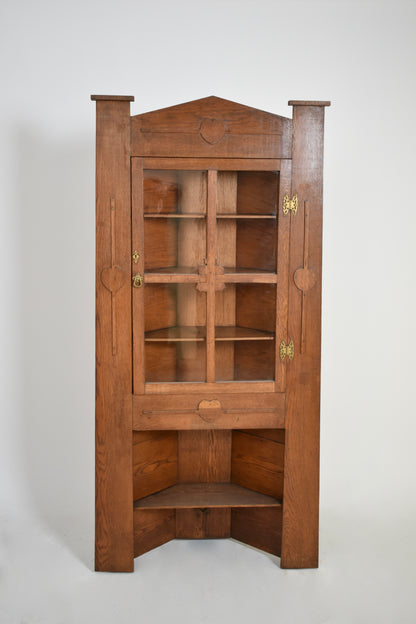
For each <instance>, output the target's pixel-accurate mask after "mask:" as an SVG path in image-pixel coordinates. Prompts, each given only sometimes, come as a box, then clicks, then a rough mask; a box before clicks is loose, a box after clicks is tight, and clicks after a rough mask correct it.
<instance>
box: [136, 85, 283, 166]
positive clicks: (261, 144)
mask: <svg viewBox="0 0 416 624" xmlns="http://www.w3.org/2000/svg"><path fill="white" fill-rule="evenodd" d="M131 130H132V153H133V154H134V155H141V156H194V157H197V156H199V157H221V158H231V157H233V158H290V154H291V142H292V120H291V119H288V118H286V117H280V116H279V115H273V114H272V113H266V112H264V111H261V110H258V109H256V108H252V107H250V106H244V105H243V104H238V103H236V102H231V101H230V100H224V99H222V98H219V97H216V96H214V95H211V96H209V97H206V98H202V99H200V100H194V101H192V102H186V103H184V104H177V105H175V106H170V107H168V108H162V109H160V110H156V111H151V112H149V113H142V114H141V115H134V116H132V117H131Z"/></svg>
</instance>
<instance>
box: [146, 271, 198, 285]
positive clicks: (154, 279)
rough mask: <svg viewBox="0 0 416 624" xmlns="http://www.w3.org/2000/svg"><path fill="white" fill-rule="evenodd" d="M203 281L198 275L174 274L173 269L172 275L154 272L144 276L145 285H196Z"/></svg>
mask: <svg viewBox="0 0 416 624" xmlns="http://www.w3.org/2000/svg"><path fill="white" fill-rule="evenodd" d="M204 281H205V280H204V279H201V276H200V275H199V274H198V273H179V272H178V273H175V270H174V269H172V273H168V272H167V271H166V272H163V273H158V272H157V271H154V272H152V273H150V272H146V273H145V274H144V282H145V284H196V283H198V282H204Z"/></svg>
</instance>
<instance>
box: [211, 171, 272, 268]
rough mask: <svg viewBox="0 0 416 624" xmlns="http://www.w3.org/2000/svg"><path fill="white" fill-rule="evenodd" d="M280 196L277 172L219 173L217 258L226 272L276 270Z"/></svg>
mask: <svg viewBox="0 0 416 624" xmlns="http://www.w3.org/2000/svg"><path fill="white" fill-rule="evenodd" d="M278 196H279V174H278V173H277V172H273V171H221V172H219V173H218V186H217V251H216V257H217V258H218V263H219V264H220V265H221V266H222V267H224V272H225V273H234V272H237V273H238V272H240V273H241V272H244V270H247V271H251V272H252V271H259V272H263V271H267V272H276V240H277V236H276V234H277V232H276V227H277V219H276V217H277V201H278Z"/></svg>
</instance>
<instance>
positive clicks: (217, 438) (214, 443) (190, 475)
mask: <svg viewBox="0 0 416 624" xmlns="http://www.w3.org/2000/svg"><path fill="white" fill-rule="evenodd" d="M178 436H179V437H178V461H179V464H178V482H179V483H209V482H219V483H224V482H227V481H230V477H231V431H223V430H209V431H208V430H207V431H179V433H178Z"/></svg>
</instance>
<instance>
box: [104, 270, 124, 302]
mask: <svg viewBox="0 0 416 624" xmlns="http://www.w3.org/2000/svg"><path fill="white" fill-rule="evenodd" d="M126 277H127V275H126V272H125V271H123V269H120V267H117V266H112V267H106V268H105V269H103V270H102V271H101V282H102V283H103V286H105V288H107V290H109V291H110V292H111V294H113V295H115V294H116V292H117V291H118V290H120V288H121V287H122V286H123V285H124V283H125V281H126Z"/></svg>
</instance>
